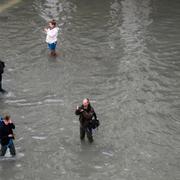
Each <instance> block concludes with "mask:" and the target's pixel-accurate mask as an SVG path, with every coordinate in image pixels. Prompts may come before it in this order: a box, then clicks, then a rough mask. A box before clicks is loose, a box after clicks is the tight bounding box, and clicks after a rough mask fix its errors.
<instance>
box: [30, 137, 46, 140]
mask: <svg viewBox="0 0 180 180" xmlns="http://www.w3.org/2000/svg"><path fill="white" fill-rule="evenodd" d="M32 138H33V139H37V140H45V139H47V137H45V136H32Z"/></svg>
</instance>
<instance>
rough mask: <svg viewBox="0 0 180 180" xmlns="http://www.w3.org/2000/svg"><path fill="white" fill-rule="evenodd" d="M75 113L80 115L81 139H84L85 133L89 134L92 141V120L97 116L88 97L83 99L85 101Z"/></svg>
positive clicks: (88, 136)
mask: <svg viewBox="0 0 180 180" xmlns="http://www.w3.org/2000/svg"><path fill="white" fill-rule="evenodd" d="M75 114H76V115H79V122H80V139H81V140H83V139H84V137H85V134H87V138H88V140H89V142H90V143H92V142H93V136H92V120H93V119H97V116H96V113H95V111H94V109H93V107H92V106H91V104H90V101H89V99H88V98H86V99H84V100H83V103H82V105H81V106H80V107H79V106H77V109H76V111H75Z"/></svg>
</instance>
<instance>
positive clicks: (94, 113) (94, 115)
mask: <svg viewBox="0 0 180 180" xmlns="http://www.w3.org/2000/svg"><path fill="white" fill-rule="evenodd" d="M92 110H93V117H94V119H95V120H96V119H97V115H96V112H95V111H94V108H92Z"/></svg>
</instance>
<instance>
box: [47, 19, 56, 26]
mask: <svg viewBox="0 0 180 180" xmlns="http://www.w3.org/2000/svg"><path fill="white" fill-rule="evenodd" d="M49 27H50V28H55V27H56V21H55V20H54V19H53V20H52V21H50V22H49Z"/></svg>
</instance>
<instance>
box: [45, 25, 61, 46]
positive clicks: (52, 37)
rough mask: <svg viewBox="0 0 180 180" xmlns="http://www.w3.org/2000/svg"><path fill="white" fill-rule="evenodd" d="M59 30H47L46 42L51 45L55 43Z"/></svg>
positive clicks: (56, 28)
mask: <svg viewBox="0 0 180 180" xmlns="http://www.w3.org/2000/svg"><path fill="white" fill-rule="evenodd" d="M58 31H59V28H58V27H55V28H53V29H48V30H47V36H46V42H47V43H49V44H52V43H54V42H56V41H57V36H58Z"/></svg>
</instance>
